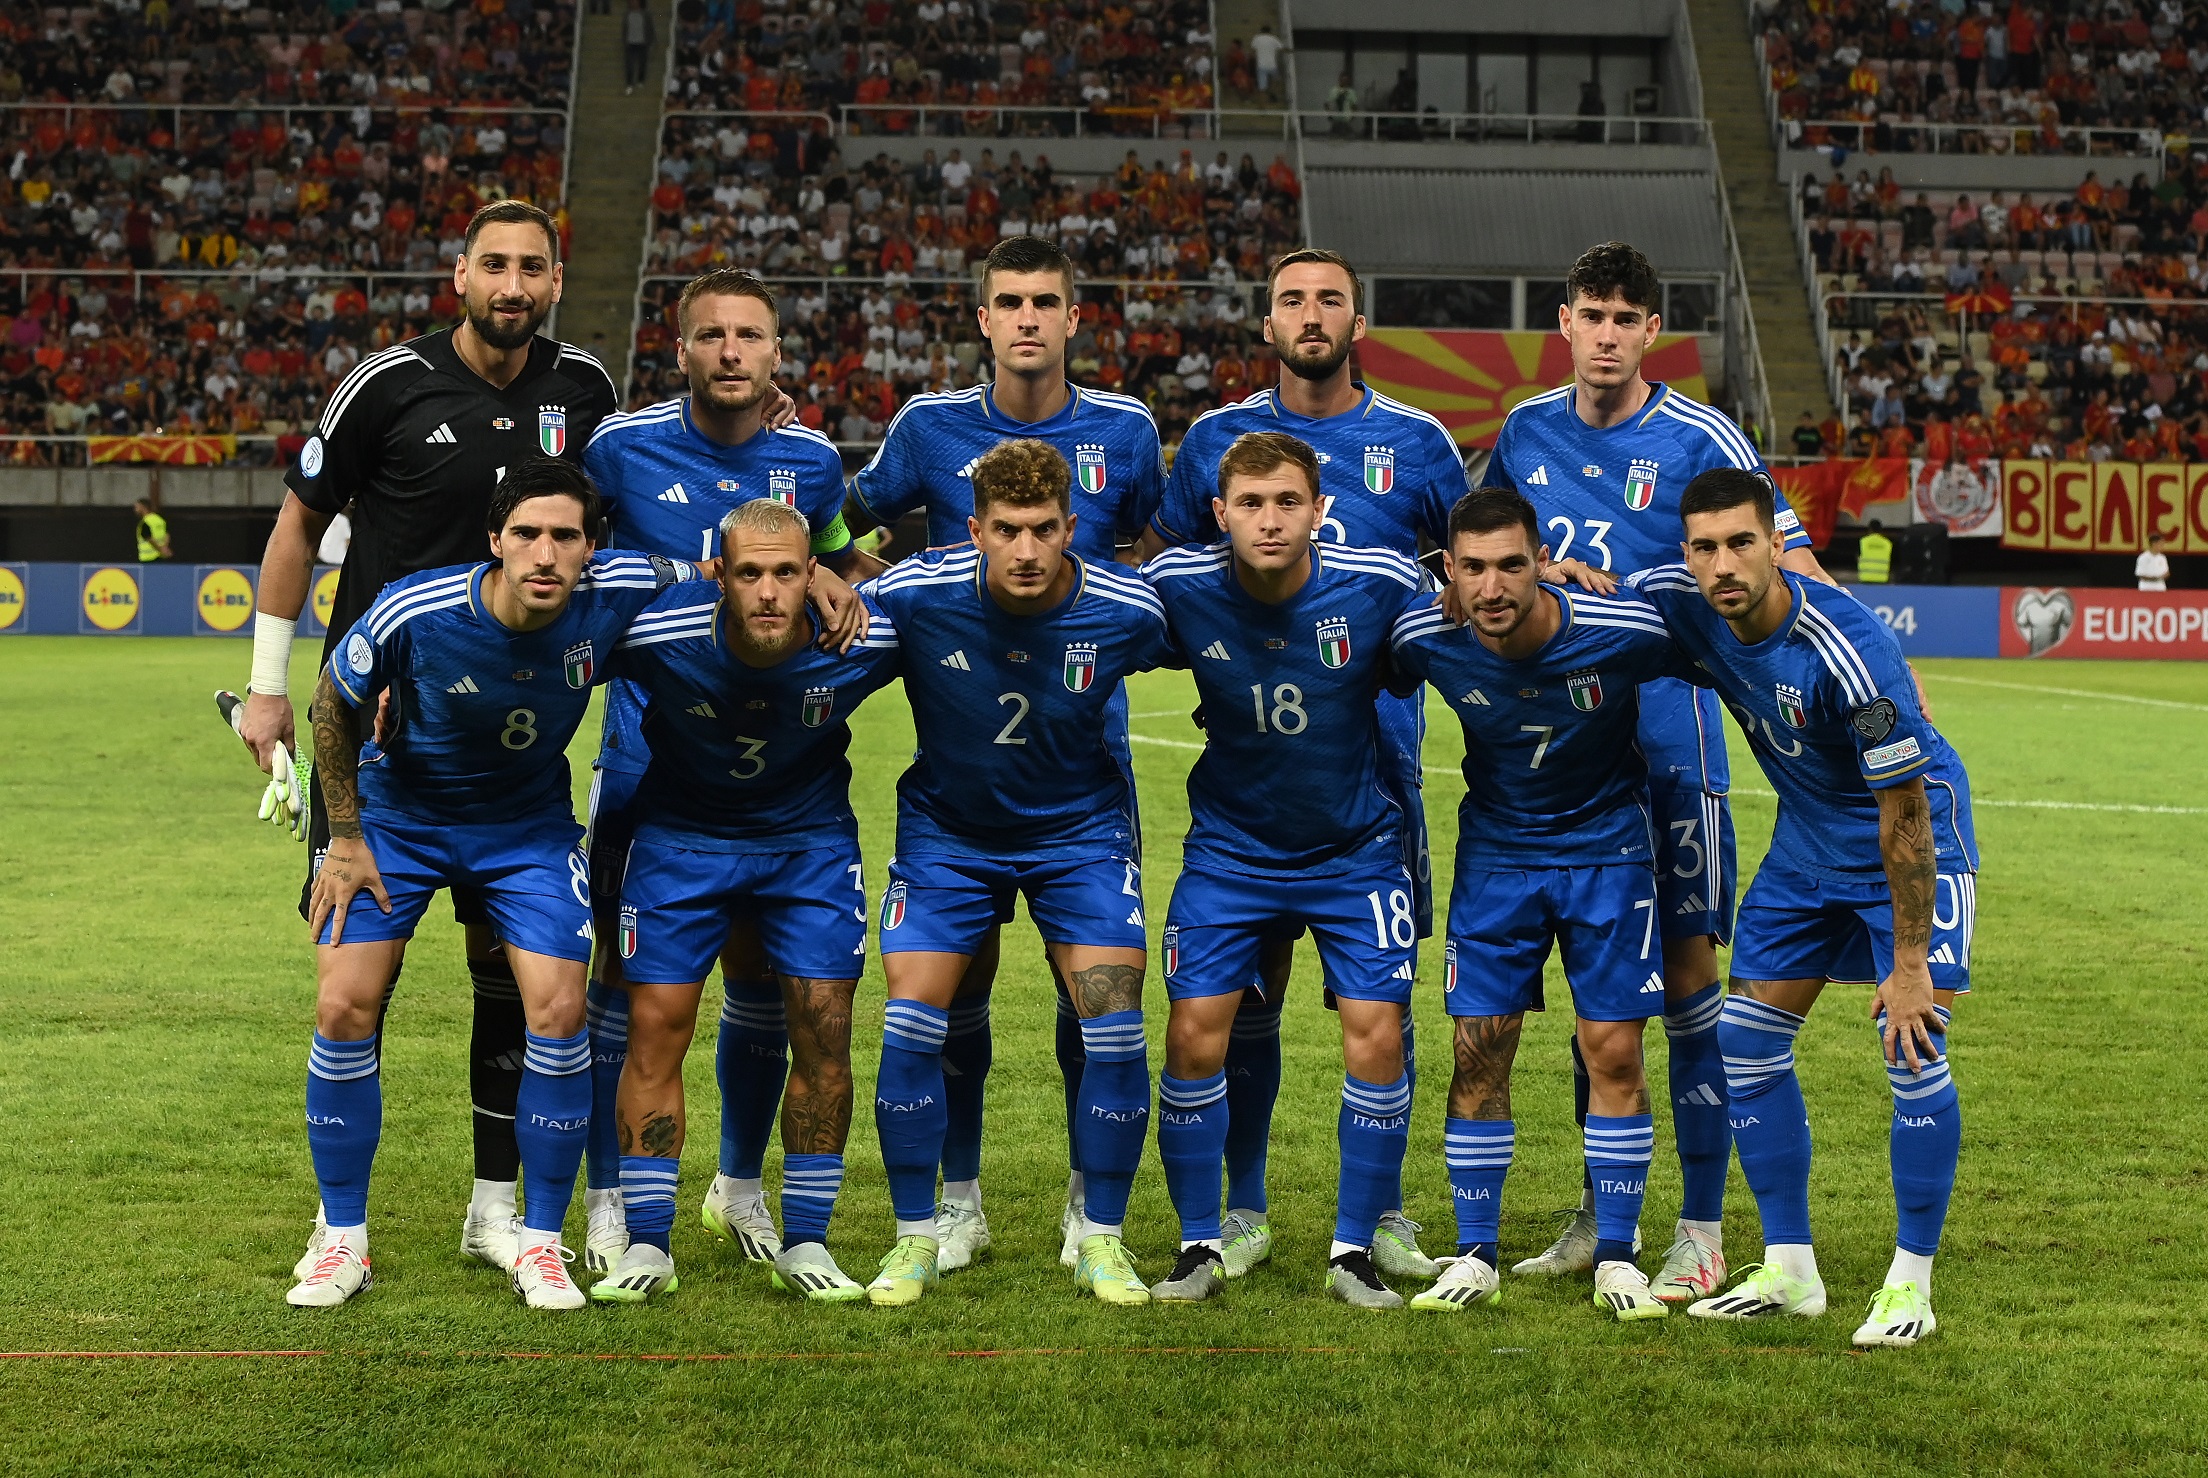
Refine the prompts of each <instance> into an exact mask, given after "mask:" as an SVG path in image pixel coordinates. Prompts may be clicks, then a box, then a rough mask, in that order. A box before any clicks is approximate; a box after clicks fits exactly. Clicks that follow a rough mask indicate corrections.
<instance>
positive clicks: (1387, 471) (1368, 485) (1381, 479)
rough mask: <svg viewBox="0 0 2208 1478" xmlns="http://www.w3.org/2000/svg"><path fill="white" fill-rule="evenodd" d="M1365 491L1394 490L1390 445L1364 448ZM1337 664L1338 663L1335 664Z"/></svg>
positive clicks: (1392, 460)
mask: <svg viewBox="0 0 2208 1478" xmlns="http://www.w3.org/2000/svg"><path fill="white" fill-rule="evenodd" d="M1365 491H1366V492H1368V493H1392V492H1394V491H1395V448H1394V447H1392V446H1368V447H1366V448H1365ZM1335 665H1337V666H1339V665H1340V664H1339V663H1337V664H1335Z"/></svg>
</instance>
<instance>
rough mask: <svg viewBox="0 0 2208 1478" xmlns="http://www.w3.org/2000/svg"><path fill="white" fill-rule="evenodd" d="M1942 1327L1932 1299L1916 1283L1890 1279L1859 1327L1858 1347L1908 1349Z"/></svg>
mask: <svg viewBox="0 0 2208 1478" xmlns="http://www.w3.org/2000/svg"><path fill="white" fill-rule="evenodd" d="M1939 1327H1940V1321H1939V1320H1937V1319H1935V1318H1933V1317H1932V1300H1931V1298H1930V1296H1929V1295H1927V1294H1926V1293H1925V1292H1924V1290H1923V1289H1921V1288H1919V1287H1918V1286H1917V1285H1916V1284H1914V1283H1889V1284H1887V1285H1886V1286H1885V1287H1884V1288H1881V1289H1879V1290H1878V1292H1877V1294H1876V1295H1874V1296H1873V1297H1872V1299H1871V1312H1870V1315H1869V1317H1867V1318H1865V1319H1864V1321H1863V1323H1862V1325H1861V1327H1860V1328H1858V1329H1857V1330H1856V1331H1855V1344H1856V1347H1857V1348H1858V1349H1864V1350H1875V1349H1889V1350H1906V1349H1908V1348H1909V1347H1910V1346H1911V1345H1913V1344H1915V1343H1916V1342H1917V1341H1918V1340H1920V1339H1930V1338H1931V1337H1932V1335H1933V1333H1934V1332H1935V1331H1937V1330H1938V1329H1939Z"/></svg>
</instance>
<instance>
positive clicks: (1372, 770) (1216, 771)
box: [1143, 543, 1433, 876]
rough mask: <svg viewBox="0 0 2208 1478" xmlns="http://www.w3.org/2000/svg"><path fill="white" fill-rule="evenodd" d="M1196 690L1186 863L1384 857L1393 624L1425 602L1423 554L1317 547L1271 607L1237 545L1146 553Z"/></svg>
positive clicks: (1406, 685) (1287, 868)
mask: <svg viewBox="0 0 2208 1478" xmlns="http://www.w3.org/2000/svg"><path fill="white" fill-rule="evenodd" d="M1143 574H1144V576H1145V578H1147V579H1148V580H1149V581H1150V583H1151V584H1152V586H1153V587H1155V588H1156V590H1157V592H1158V598H1159V599H1160V600H1161V601H1163V602H1164V603H1165V612H1166V621H1167V624H1168V625H1169V626H1170V627H1171V629H1172V632H1173V639H1174V641H1175V643H1176V644H1177V646H1178V647H1179V649H1180V650H1179V653H1178V655H1177V656H1176V657H1175V659H1174V662H1173V665H1175V666H1182V665H1186V666H1187V667H1188V668H1189V669H1190V670H1191V672H1192V673H1193V675H1194V676H1195V679H1196V691H1197V692H1198V694H1199V695H1200V696H1201V698H1202V701H1203V724H1204V736H1205V737H1204V752H1203V754H1202V755H1201V756H1200V757H1199V758H1198V759H1197V761H1196V763H1195V765H1194V766H1193V767H1192V768H1191V769H1190V770H1189V773H1188V810H1189V828H1188V840H1187V841H1186V843H1184V844H1183V848H1182V856H1183V858H1184V860H1185V862H1186V863H1188V864H1190V865H1196V864H1201V865H1202V866H1204V867H1206V868H1211V869H1222V870H1225V871H1228V872H1238V873H1247V874H1251V875H1255V876H1275V875H1279V874H1284V873H1298V874H1317V875H1330V874H1335V873H1342V872H1348V871H1352V870H1355V869H1356V868H1358V867H1361V866H1364V865H1366V864H1368V863H1369V862H1370V861H1371V860H1372V858H1373V857H1374V856H1375V855H1376V854H1381V855H1393V853H1394V852H1395V850H1396V848H1397V847H1398V845H1399V842H1398V836H1399V833H1400V832H1401V830H1402V827H1403V824H1404V816H1403V812H1402V809H1401V807H1400V806H1399V804H1398V803H1397V802H1396V800H1395V799H1394V798H1393V797H1392V795H1391V793H1390V791H1389V789H1388V788H1387V787H1386V786H1384V785H1383V784H1382V779H1381V757H1380V727H1379V716H1378V713H1377V712H1376V709H1375V700H1376V699H1377V698H1378V697H1379V694H1380V693H1381V691H1382V690H1383V689H1388V690H1390V691H1393V692H1395V693H1396V694H1397V695H1398V696H1402V695H1406V694H1410V693H1415V692H1416V691H1417V686H1418V685H1417V681H1416V679H1404V678H1401V677H1398V676H1397V675H1396V674H1395V670H1394V668H1393V666H1392V664H1391V663H1390V661H1389V658H1388V637H1389V633H1390V632H1391V631H1392V630H1393V629H1394V627H1395V624H1396V622H1397V621H1399V620H1401V619H1402V618H1403V616H1404V615H1405V613H1406V612H1409V611H1411V610H1414V609H1417V608H1419V607H1422V606H1426V605H1430V604H1432V602H1433V596H1432V594H1431V593H1429V592H1428V591H1427V590H1426V588H1425V582H1424V580H1423V579H1422V577H1421V576H1420V574H1419V570H1418V567H1417V566H1416V565H1414V564H1413V563H1411V561H1410V560H1408V559H1406V558H1404V557H1403V556H1402V555H1400V554H1396V553H1394V552H1393V551H1391V550H1386V549H1357V548H1344V547H1342V546H1340V545H1335V544H1314V545H1313V546H1312V558H1311V574H1310V578H1309V579H1307V580H1306V581H1305V582H1304V585H1303V588H1302V589H1301V590H1298V591H1297V592H1296V593H1295V594H1294V595H1292V596H1290V597H1288V599H1286V600H1284V601H1282V602H1280V603H1279V604H1277V605H1268V604H1266V603H1265V602H1263V601H1260V600H1258V599H1257V598H1256V597H1254V596H1252V595H1251V594H1250V593H1249V592H1248V591H1246V590H1244V589H1243V588H1242V585H1241V582H1240V581H1239V580H1238V579H1237V578H1236V576H1235V572H1234V554H1233V550H1232V547H1231V546H1230V545H1228V544H1225V543H1220V544H1215V545H1213V546H1211V547H1210V548H1208V549H1176V550H1170V551H1168V552H1166V553H1164V554H1161V555H1159V556H1158V557H1157V558H1156V559H1154V560H1152V561H1150V563H1149V564H1147V565H1145V566H1144V567H1143Z"/></svg>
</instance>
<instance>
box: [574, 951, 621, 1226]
mask: <svg viewBox="0 0 2208 1478" xmlns="http://www.w3.org/2000/svg"><path fill="white" fill-rule="evenodd" d="M583 1001H584V1006H585V1011H586V1016H585V1020H587V1021H588V1023H589V1025H590V1141H589V1144H588V1147H587V1148H588V1154H587V1156H586V1158H585V1178H584V1181H583V1184H585V1185H587V1186H589V1187H590V1188H591V1189H592V1190H594V1191H603V1190H611V1189H612V1188H613V1187H615V1186H622V1185H626V1184H627V1183H628V1182H627V1179H626V1177H625V1176H624V1174H623V1171H622V1167H621V1126H620V1125H619V1124H617V1123H615V1122H614V1116H613V1115H614V1100H615V1099H616V1098H617V1097H619V1096H620V1093H621V1069H622V1068H623V1067H624V1066H626V1065H627V1063H628V1060H629V993H628V992H627V991H626V990H623V989H622V988H621V987H620V986H617V985H607V984H606V983H605V982H603V981H598V980H593V981H592V982H591V983H590V991H589V993H588V994H587V995H585V996H584V997H583Z"/></svg>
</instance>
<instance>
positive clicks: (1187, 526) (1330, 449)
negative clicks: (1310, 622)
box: [1151, 388, 1464, 559]
mask: <svg viewBox="0 0 2208 1478" xmlns="http://www.w3.org/2000/svg"><path fill="white" fill-rule="evenodd" d="M1249 431H1285V432H1287V433H1288V434H1289V435H1291V436H1294V437H1297V438H1299V439H1300V440H1302V441H1304V442H1306V443H1308V444H1309V445H1310V447H1311V449H1312V450H1313V451H1315V452H1317V453H1318V454H1319V495H1320V496H1321V497H1322V498H1324V499H1325V500H1326V516H1325V522H1324V523H1322V524H1321V525H1320V528H1319V537H1320V538H1321V539H1323V540H1327V541H1329V542H1331V543H1335V544H1348V545H1353V546H1357V547H1361V548H1368V549H1392V550H1394V551H1395V552H1396V553H1398V554H1402V555H1407V556H1409V557H1411V558H1413V559H1415V558H1417V557H1418V553H1419V540H1420V538H1422V537H1423V538H1425V539H1426V540H1428V541H1429V542H1431V543H1433V544H1435V545H1437V546H1438V545H1441V544H1444V543H1447V542H1448V541H1447V538H1446V537H1445V536H1446V534H1447V531H1448V528H1449V510H1450V509H1451V508H1454V507H1455V506H1456V503H1457V499H1459V498H1460V497H1462V496H1464V458H1463V456H1462V455H1461V454H1460V453H1459V452H1458V451H1457V444H1456V443H1455V442H1454V441H1452V440H1451V439H1450V437H1449V432H1448V430H1447V428H1445V427H1444V426H1443V425H1442V424H1441V422H1439V421H1437V420H1435V419H1434V418H1433V417H1432V416H1430V415H1428V414H1426V412H1424V411H1422V410H1418V409H1417V408H1415V407H1413V406H1407V405H1405V404H1403V403H1402V402H1401V401H1398V400H1390V399H1389V398H1388V397H1387V396H1385V395H1382V394H1381V393H1380V392H1379V391H1377V390H1372V389H1369V388H1368V389H1366V390H1365V392H1364V399H1363V400H1362V401H1361V402H1360V403H1359V404H1358V406H1357V408H1356V409H1355V410H1350V411H1344V412H1343V413H1342V414H1341V415H1338V416H1323V417H1319V418H1316V419H1314V418H1312V417H1310V416H1299V415H1297V414H1296V413H1295V412H1293V411H1291V410H1288V409H1286V408H1284V407H1283V406H1282V405H1281V404H1280V397H1279V394H1278V392H1276V391H1272V390H1260V391H1259V392H1258V393H1257V394H1255V395H1252V396H1251V397H1250V398H1249V399H1247V400H1244V401H1240V402H1238V403H1236V404H1234V405H1224V406H1221V407H1220V408H1219V409H1217V410H1215V411H1206V412H1205V413H1204V414H1203V415H1201V416H1198V417H1197V418H1196V420H1195V421H1194V423H1192V424H1191V425H1190V426H1189V428H1188V435H1187V436H1185V437H1183V438H1182V440H1181V449H1180V450H1179V451H1178V452H1175V453H1174V454H1173V476H1172V479H1171V481H1170V482H1168V483H1167V484H1166V490H1165V502H1164V504H1163V506H1161V507H1160V508H1159V509H1158V513H1157V517H1156V518H1154V519H1153V520H1151V522H1152V523H1153V525H1154V526H1155V527H1156V528H1157V531H1158V533H1159V534H1160V535H1161V536H1162V537H1163V538H1164V539H1165V540H1166V542H1167V543H1170V544H1204V545H1208V544H1211V543H1213V542H1214V541H1216V540H1217V539H1218V538H1219V520H1218V518H1217V517H1216V516H1214V515H1213V513H1212V511H1211V500H1212V499H1213V498H1214V497H1216V496H1217V495H1218V492H1219V459H1220V458H1221V457H1223V456H1225V455H1226V451H1227V448H1228V447H1229V446H1231V445H1232V444H1233V442H1234V439H1235V438H1236V437H1238V436H1240V435H1242V434H1243V433H1245V432H1249Z"/></svg>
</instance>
